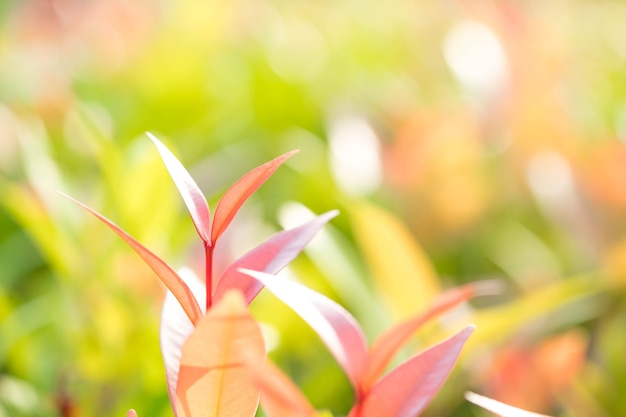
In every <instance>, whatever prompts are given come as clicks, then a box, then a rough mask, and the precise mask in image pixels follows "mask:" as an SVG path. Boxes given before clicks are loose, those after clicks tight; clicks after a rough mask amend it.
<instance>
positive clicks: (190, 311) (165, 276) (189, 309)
mask: <svg viewBox="0 0 626 417" xmlns="http://www.w3.org/2000/svg"><path fill="white" fill-rule="evenodd" d="M61 194H62V195H63V196H64V197H66V198H68V199H69V200H71V201H73V202H74V203H76V204H78V205H79V206H81V207H82V208H84V209H85V210H87V211H88V212H89V213H91V214H93V215H94V216H96V217H97V218H98V219H99V220H100V221H101V222H103V223H104V224H106V225H107V226H108V227H109V228H110V229H111V230H113V231H114V232H115V233H117V234H118V235H119V236H120V237H121V238H122V239H123V240H124V241H125V242H126V243H127V244H128V245H129V246H130V247H131V248H132V249H133V250H134V251H135V252H137V254H138V255H139V256H140V257H141V258H142V259H143V260H144V262H145V263H147V264H148V266H149V267H150V269H152V271H154V273H155V274H157V276H158V277H159V278H160V279H161V281H163V284H165V286H166V287H167V288H168V289H169V290H170V291H171V292H172V294H174V297H176V299H177V300H178V302H179V303H180V305H181V306H182V307H183V309H184V310H185V313H186V314H187V316H188V317H189V319H190V320H191V322H192V323H194V324H195V323H197V322H198V321H199V320H200V318H201V317H202V310H201V309H200V305H199V304H198V301H197V300H196V298H195V297H194V295H193V293H192V292H191V290H190V289H189V287H187V285H185V282H184V281H183V280H182V278H181V277H179V276H178V274H177V273H176V272H175V271H174V270H173V269H172V268H171V267H170V266H169V265H168V264H166V263H165V261H163V260H162V259H161V258H159V257H158V256H156V255H155V254H154V253H152V252H150V251H149V250H148V249H147V248H146V247H145V246H143V245H142V244H141V243H139V242H137V241H136V240H135V239H134V238H133V237H131V236H130V235H129V234H128V233H126V232H125V231H124V230H122V229H121V228H120V227H119V226H117V225H116V224H115V223H113V222H112V221H111V220H109V219H107V218H106V217H104V216H103V215H102V214H100V213H98V212H97V211H95V210H93V209H91V208H89V207H88V206H86V205H85V204H83V203H81V202H80V201H78V200H75V199H73V198H72V197H70V196H68V195H67V194H63V193H61Z"/></svg>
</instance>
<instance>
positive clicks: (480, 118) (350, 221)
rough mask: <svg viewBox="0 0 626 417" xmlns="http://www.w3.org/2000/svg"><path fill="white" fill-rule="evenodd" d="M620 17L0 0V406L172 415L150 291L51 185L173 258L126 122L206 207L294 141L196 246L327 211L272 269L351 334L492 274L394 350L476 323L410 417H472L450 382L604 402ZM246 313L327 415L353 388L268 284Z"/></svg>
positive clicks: (620, 117) (464, 7) (572, 8)
mask: <svg viewBox="0 0 626 417" xmlns="http://www.w3.org/2000/svg"><path fill="white" fill-rule="evenodd" d="M625 21H626V4H624V3H623V2H620V1H615V0H599V1H594V2H590V1H584V0H554V1H550V2H539V1H515V2H513V1H507V0H491V1H482V2H471V1H439V2H431V1H420V0H393V1H374V0H358V1H357V0H344V1H317V2H312V1H306V0H291V1H285V0H233V1H228V2H220V1H205V0H186V1H170V0H3V1H2V2H0V25H1V26H0V27H1V28H2V31H1V32H0V416H2V417H5V416H11V417H26V416H28V417H31V416H33V417H34V416H61V417H80V416H122V415H125V412H126V410H127V409H128V408H130V407H134V408H136V409H137V411H138V412H139V415H140V416H145V417H161V416H171V415H172V414H171V411H170V409H169V404H168V400H167V394H166V389H165V380H164V372H163V366H162V362H161V357H160V352H159V347H158V320H159V311H160V305H161V302H162V299H163V295H164V293H163V288H162V286H161V285H160V283H159V282H157V281H158V280H157V279H156V278H155V277H154V276H153V274H152V273H151V272H150V270H149V269H148V268H147V267H146V266H144V264H143V263H142V261H141V260H140V259H139V258H138V257H137V256H136V255H135V254H134V253H133V252H132V251H131V250H130V249H129V248H128V247H127V246H126V245H125V244H124V243H123V242H122V241H121V240H120V239H119V238H118V237H117V236H115V235H114V234H113V233H111V231H110V230H108V229H107V228H106V227H105V226H103V225H102V224H100V223H99V222H98V221H97V220H95V219H94V218H93V217H92V216H90V215H89V214H88V213H86V212H84V211H81V210H80V209H79V208H77V207H76V206H75V205H73V204H72V203H71V202H69V201H67V200H66V199H64V198H63V197H61V196H60V195H59V194H58V192H57V191H58V190H61V191H63V192H66V193H68V194H70V195H72V196H74V197H76V198H78V199H79V200H81V201H83V202H85V203H87V204H88V205H90V206H91V207H93V208H95V209H96V210H98V211H100V212H102V213H103V214H105V215H106V216H108V217H109V218H111V219H112V220H114V221H115V222H116V223H117V224H119V225H120V226H121V227H123V228H124V229H125V230H126V231H128V232H129V233H130V234H131V235H133V236H134V237H135V238H137V239H138V240H139V241H140V242H142V243H144V244H145V245H146V246H147V247H149V248H150V249H151V250H153V251H154V252H155V253H157V254H159V255H160V256H162V257H163V258H164V259H165V260H167V261H168V262H169V263H170V264H171V265H172V266H174V267H175V268H179V267H182V266H185V265H187V266H191V267H194V266H196V265H197V264H198V263H199V262H201V261H202V259H201V258H200V255H201V246H200V241H199V239H197V236H195V230H194V228H193V226H192V224H191V221H190V219H189V217H188V215H187V213H186V212H185V209H184V206H183V204H182V200H181V199H180V197H179V196H178V194H177V192H176V190H175V187H174V186H173V183H172V182H171V180H170V179H169V177H168V174H167V172H166V171H165V169H164V167H163V166H162V163H161V162H160V160H159V157H158V154H157V152H156V150H155V149H154V148H153V146H152V145H151V143H150V141H149V140H148V139H147V137H146V135H145V134H144V132H145V131H150V132H153V133H154V134H155V135H157V136H158V137H159V138H160V139H162V140H163V141H164V142H165V143H166V144H167V145H168V146H169V147H170V148H171V149H172V150H173V152H174V153H175V154H176V155H177V156H178V157H179V158H180V160H181V161H182V162H183V164H184V165H185V166H186V167H187V168H188V169H189V170H190V172H191V173H192V175H193V176H194V178H195V179H196V180H197V182H198V183H199V185H200V187H201V188H202V189H203V190H204V192H205V194H206V195H207V197H208V199H209V203H210V205H211V207H212V208H214V207H215V204H216V202H217V201H218V199H219V196H220V195H221V194H222V193H223V191H224V190H225V189H226V188H227V187H228V186H229V185H230V184H232V183H233V182H234V181H235V180H236V179H237V178H238V177H240V176H241V175H243V174H244V173H245V172H247V171H248V170H250V169H252V168H253V167H255V166H257V165H259V164H261V163H263V162H265V161H267V160H269V159H271V158H273V157H275V156H277V155H279V154H281V153H283V152H285V151H288V150H291V149H295V148H297V149H301V152H300V153H299V154H297V155H296V156H294V157H293V158H291V159H290V160H289V162H288V163H287V164H286V165H285V166H284V167H282V168H281V169H280V170H279V171H278V172H277V173H276V174H275V175H274V176H273V177H272V179H270V181H269V182H268V183H267V184H266V185H265V186H263V187H262V188H261V189H260V190H259V192H257V193H256V194H255V195H254V196H253V198H252V199H251V200H250V201H249V202H248V203H247V204H246V205H245V206H244V209H243V210H242V212H241V213H240V214H239V215H238V216H237V218H236V219H235V222H234V223H233V225H232V226H231V228H230V230H229V232H228V234H227V235H226V236H225V239H224V241H223V243H222V245H223V246H222V254H221V255H220V259H219V263H221V264H222V265H225V264H227V263H228V262H230V261H232V260H233V259H235V258H236V257H237V256H238V255H241V254H242V253H244V252H245V251H246V250H247V249H249V248H251V247H253V246H255V245H257V244H259V243H261V242H262V241H263V240H264V239H265V238H267V237H268V236H270V235H271V234H272V233H274V232H276V231H278V230H280V229H282V228H284V227H290V226H293V225H295V224H298V223H299V222H302V221H303V220H304V219H306V218H307V217H309V216H311V215H312V214H311V213H312V212H313V213H321V212H324V211H327V210H330V209H334V208H338V209H340V211H341V215H340V216H339V217H338V218H336V219H335V220H333V221H332V222H331V224H330V225H329V226H328V227H326V228H325V229H324V231H323V232H322V233H321V234H320V235H319V237H318V238H316V240H315V241H314V242H313V243H312V244H311V245H310V246H309V247H308V248H307V250H306V251H305V252H304V253H303V254H302V255H301V256H300V257H299V258H298V259H297V260H296V261H295V262H294V263H293V264H292V266H291V267H290V268H289V271H288V272H289V273H290V274H292V275H293V276H294V278H296V279H299V280H301V281H302V282H305V283H306V284H307V285H309V286H311V287H313V288H315V289H317V290H319V291H323V292H324V293H325V294H327V295H329V296H330V297H332V298H334V299H335V300H337V301H339V302H340V303H341V304H343V305H344V306H346V308H348V309H349V310H350V311H351V312H352V313H353V314H354V315H355V316H356V317H357V318H358V320H359V321H360V322H361V323H362V325H363V327H364V329H365V331H366V333H367V335H368V337H369V338H370V340H373V339H374V338H375V337H376V336H377V335H378V334H380V333H381V332H382V331H383V330H384V329H386V328H388V327H389V326H390V325H391V324H393V323H396V322H398V321H399V320H401V319H402V318H405V317H407V316H408V315H410V314H414V313H415V312H417V311H419V310H420V309H423V308H425V307H426V306H428V305H429V303H430V302H432V300H433V299H434V297H436V295H437V294H438V293H439V292H440V291H442V290H443V289H446V288H450V287H453V286H455V285H460V284H463V283H467V282H471V281H476V280H481V279H491V278H498V279H500V280H502V281H503V282H504V284H505V286H504V288H505V289H504V291H503V293H502V294H501V295H500V296H494V297H482V298H479V299H476V300H474V301H472V302H471V303H470V304H471V305H469V306H465V307H464V308H462V309H460V310H458V311H455V312H454V313H452V314H449V315H448V316H446V317H445V319H444V320H442V321H440V322H439V323H437V324H436V325H433V326H430V327H429V328H427V329H424V331H423V332H420V333H419V335H418V336H417V337H416V339H415V340H414V341H413V342H412V346H410V347H409V348H407V349H406V351H405V352H403V354H402V355H408V354H410V353H414V352H416V351H417V350H419V349H420V348H423V347H425V346H427V345H428V344H431V343H434V342H435V341H437V340H439V339H441V338H442V337H444V336H445V335H446V334H450V333H451V332H453V331H455V330H458V329H459V328H460V326H461V325H464V324H466V323H470V322H473V323H476V324H477V326H478V327H477V330H476V332H475V334H474V335H473V336H472V338H471V340H470V342H469V344H468V345H467V348H466V349H465V352H464V355H463V356H462V358H461V360H460V363H459V366H458V367H457V370H456V371H455V373H454V374H453V376H452V378H451V379H450V380H449V381H448V383H447V384H446V385H445V386H444V389H443V391H442V392H441V393H440V394H439V395H438V397H437V399H436V400H435V402H434V403H433V404H432V406H431V407H430V408H429V409H428V411H427V412H426V413H425V415H427V416H434V415H437V416H485V415H486V414H484V413H483V412H482V411H480V410H478V409H477V408H476V407H473V406H470V405H468V404H466V403H465V401H464V400H463V399H462V393H463V392H464V391H465V390H467V389H471V390H474V391H477V392H480V393H482V394H486V395H490V396H493V397H495V398H497V399H500V400H502V401H506V402H509V403H512V404H515V405H517V406H520V407H524V408H528V409H531V410H533V411H537V412H542V413H551V414H554V415H557V416H568V417H570V416H571V417H576V416H580V417H582V416H585V417H595V416H597V417H604V416H607V417H608V416H620V415H626V397H624V395H623V393H624V392H626V340H625V338H624V329H625V328H626V310H625V309H624V304H625V302H626V292H625V284H626V215H625V210H626V146H625V143H624V141H625V140H626V25H624V22H625ZM252 308H253V312H254V314H255V316H256V317H258V318H259V320H261V321H263V323H264V326H265V328H266V329H267V333H268V335H269V336H270V339H271V340H270V341H271V343H272V348H273V349H272V351H271V356H272V358H273V359H274V360H275V361H276V362H277V363H278V364H279V365H280V366H281V367H282V369H284V370H285V371H286V372H287V373H288V374H289V375H290V376H291V377H292V378H293V379H294V380H295V381H296V383H297V384H298V385H299V386H300V387H301V388H302V389H303V391H304V392H305V394H306V395H307V396H308V398H310V400H311V401H312V402H313V404H314V405H315V406H316V407H317V408H319V409H327V410H329V411H331V412H332V413H333V414H334V415H336V416H341V415H345V414H347V412H348V410H349V407H350V405H351V403H352V393H351V391H350V387H349V384H348V382H347V380H346V379H345V377H344V376H343V375H342V374H341V372H340V370H339V368H338V366H337V364H336V363H335V362H334V361H333V359H332V358H331V356H330V355H329V354H328V353H327V352H326V350H325V348H324V347H323V345H322V343H321V342H320V340H319V339H318V338H317V337H316V336H315V335H314V334H313V332H312V331H311V330H310V329H309V328H308V327H307V325H306V324H305V323H304V322H302V321H301V320H300V319H298V318H297V317H296V316H295V315H294V314H292V313H291V312H290V311H289V310H288V309H287V308H286V307H284V306H283V305H282V304H281V303H280V302H279V301H278V300H276V299H275V298H272V296H271V295H269V294H265V293H264V294H262V296H260V297H259V298H258V299H257V300H256V301H255V302H254V304H253V306H252ZM402 355H401V357H400V358H399V359H398V360H402ZM404 357H406V356H404ZM259 415H262V412H259Z"/></svg>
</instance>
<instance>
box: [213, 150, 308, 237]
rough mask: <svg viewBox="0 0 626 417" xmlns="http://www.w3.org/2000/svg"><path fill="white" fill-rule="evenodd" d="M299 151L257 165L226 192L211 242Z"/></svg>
mask: <svg viewBox="0 0 626 417" xmlns="http://www.w3.org/2000/svg"><path fill="white" fill-rule="evenodd" d="M296 152H298V151H297V150H295V151H291V152H287V153H286V154H284V155H281V156H279V157H278V158H275V159H272V160H271V161H269V162H266V163H264V164H263V165H261V166H258V167H256V168H255V169H253V170H252V171H250V172H248V173H247V174H246V175H244V176H243V177H241V178H240V179H239V180H238V181H237V182H236V183H234V184H233V185H232V186H231V187H230V188H229V189H228V190H227V191H226V193H225V194H224V196H223V197H222V199H221V200H220V201H219V203H218V204H217V207H216V209H215V217H214V219H213V229H212V230H211V244H212V245H214V244H215V241H216V240H217V239H218V238H219V237H220V236H221V234H222V233H223V232H224V230H226V228H227V227H228V225H229V224H230V222H231V221H232V219H233V217H235V214H237V211H239V208H240V207H241V206H242V205H243V203H244V202H245V201H246V200H247V199H248V197H250V196H251V195H252V194H253V193H254V192H255V191H256V190H257V189H258V188H259V187H260V186H261V185H263V183H265V181H267V179H268V178H269V177H270V176H271V175H272V174H273V173H274V172H275V171H276V170H277V169H278V167H279V166H280V165H281V164H282V163H283V162H285V161H286V160H287V158H289V157H290V156H292V155H293V154H295V153H296Z"/></svg>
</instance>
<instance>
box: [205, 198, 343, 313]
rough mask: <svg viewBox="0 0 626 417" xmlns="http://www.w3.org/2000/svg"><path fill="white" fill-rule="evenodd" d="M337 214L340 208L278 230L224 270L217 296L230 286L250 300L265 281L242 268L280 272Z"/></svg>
mask: <svg viewBox="0 0 626 417" xmlns="http://www.w3.org/2000/svg"><path fill="white" fill-rule="evenodd" d="M337 214H338V211H336V210H333V211H329V212H328V213H324V214H322V215H320V216H318V217H316V218H314V219H313V220H310V221H309V222H307V223H305V224H303V225H301V226H298V227H295V228H293V229H290V230H284V231H282V232H279V233H277V234H275V235H274V236H272V237H271V238H269V239H268V240H267V241H265V242H264V243H262V244H261V245H259V246H257V247H256V248H254V249H252V250H251V251H250V252H248V253H246V254H245V255H244V256H242V257H241V258H239V259H238V260H236V261H235V262H233V263H232V264H231V265H229V266H228V268H227V269H226V270H225V271H224V273H223V274H222V276H221V278H220V279H219V281H218V283H217V286H216V288H215V294H214V298H215V299H216V300H219V299H220V298H221V297H222V295H223V294H224V293H225V292H226V291H228V290H229V289H233V288H238V289H240V290H241V291H242V292H243V293H244V297H245V298H246V301H247V302H248V303H250V302H251V301H252V300H253V299H254V297H256V295H257V294H258V293H259V291H261V289H262V288H263V284H262V283H261V282H260V281H258V280H256V279H254V278H252V277H250V276H249V275H246V274H243V273H241V272H239V269H240V268H245V269H252V270H255V271H261V272H266V273H268V274H272V275H273V274H277V273H278V272H279V271H280V270H281V269H283V268H284V267H285V266H287V264H289V262H291V261H292V260H293V259H294V258H295V257H296V256H297V255H298V254H299V253H300V252H301V251H302V249H303V248H304V247H305V246H306V245H307V244H308V243H309V242H310V241H311V239H313V237H314V236H315V234H316V233H317V232H318V231H319V230H320V229H321V228H322V227H323V226H324V225H325V224H326V223H327V222H328V221H329V220H330V219H332V218H333V217H335V216H336V215H337Z"/></svg>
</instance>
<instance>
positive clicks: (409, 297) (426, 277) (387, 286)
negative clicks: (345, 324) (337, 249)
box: [349, 202, 439, 318]
mask: <svg viewBox="0 0 626 417" xmlns="http://www.w3.org/2000/svg"><path fill="white" fill-rule="evenodd" d="M349 214H350V217H351V220H352V224H353V229H354V236H355V239H356V241H357V243H358V245H359V247H360V248H361V251H362V252H363V255H364V258H365V261H366V262H367V263H368V265H369V267H370V269H371V272H372V275H373V277H374V284H375V286H376V289H377V290H378V291H379V293H380V294H381V295H382V297H383V298H384V301H385V302H386V304H387V305H388V307H389V309H390V310H391V311H392V313H393V314H394V315H395V316H396V318H405V317H408V316H410V315H413V314H415V312H416V311H420V310H423V309H425V308H426V307H428V306H429V305H430V304H431V303H432V301H433V300H434V298H435V296H436V295H437V294H438V293H439V281H438V278H437V274H436V272H435V270H434V268H433V266H432V264H431V263H430V260H429V259H428V257H427V255H426V253H425V252H424V250H423V249H422V248H421V246H420V245H419V243H418V242H417V241H416V240H415V238H414V237H413V236H412V235H411V232H410V231H409V230H408V229H407V228H406V227H405V225H404V224H402V222H401V221H400V220H399V219H397V218H396V217H394V216H393V215H392V214H391V213H389V212H387V211H385V210H383V209H382V208H379V207H376V206H374V205H372V204H370V203H366V202H359V203H356V204H352V205H351V207H350V211H349Z"/></svg>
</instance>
